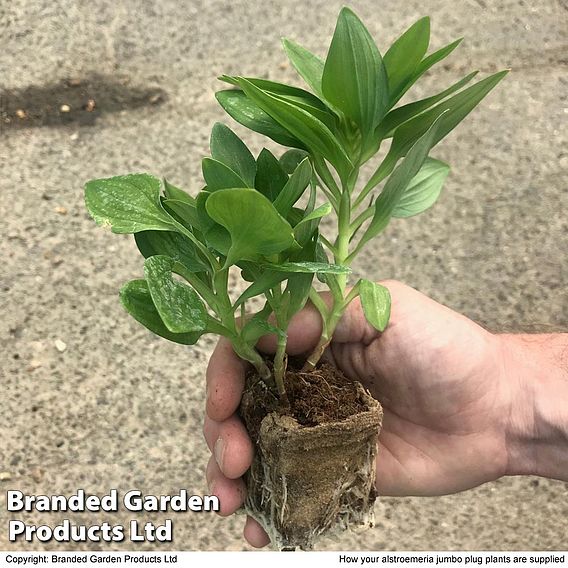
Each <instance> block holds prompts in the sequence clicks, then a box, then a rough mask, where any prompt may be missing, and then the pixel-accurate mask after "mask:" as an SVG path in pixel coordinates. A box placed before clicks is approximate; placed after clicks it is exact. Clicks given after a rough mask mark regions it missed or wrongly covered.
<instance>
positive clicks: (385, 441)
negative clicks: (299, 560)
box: [329, 282, 509, 495]
mask: <svg viewBox="0 0 568 568" xmlns="http://www.w3.org/2000/svg"><path fill="white" fill-rule="evenodd" d="M393 286H394V287H396V291H395V293H393V294H392V295H393V308H392V319H391V323H390V324H389V327H388V328H387V330H386V331H385V332H384V333H383V334H382V335H380V336H378V335H377V334H376V333H374V332H373V331H372V330H370V329H369V326H368V325H366V324H365V323H364V322H363V320H362V318H363V316H362V313H361V311H360V310H359V309H357V307H356V306H354V308H355V309H351V310H350V314H351V315H350V317H351V318H360V319H361V321H359V322H357V321H350V322H348V327H349V328H350V337H351V338H354V339H355V340H356V341H352V340H350V341H346V342H342V341H341V339H342V335H343V334H342V333H339V338H338V339H339V340H338V341H335V342H334V343H333V344H332V345H331V348H330V353H329V356H330V358H331V359H332V360H333V362H334V363H335V364H336V365H337V366H338V367H339V368H341V369H342V370H343V371H344V372H345V373H346V374H347V376H349V377H350V378H356V379H359V380H361V381H362V382H363V383H364V384H365V386H366V387H367V388H368V389H369V390H370V392H371V393H372V394H373V396H375V397H376V398H377V399H378V400H379V401H380V402H381V403H382V405H383V408H384V411H385V417H384V425H383V431H382V433H381V438H380V444H381V447H380V450H379V451H380V455H379V459H378V461H377V469H378V471H377V485H378V489H379V492H381V493H386V494H390V495H409V494H410V495H436V494H445V493H450V492H455V491H461V490H463V489H467V488H470V487H474V486H476V485H479V484H480V483H483V482H486V481H489V480H492V479H496V478H498V477H500V476H501V475H503V473H504V470H505V469H506V457H505V456H506V452H505V450H504V448H505V439H504V435H503V428H502V427H501V424H500V417H502V418H504V417H505V416H506V415H507V408H508V400H509V399H508V393H507V392H506V391H505V389H504V388H503V387H502V386H501V385H502V382H501V381H500V365H499V360H500V354H499V345H498V343H497V341H496V338H495V336H493V335H491V334H490V333H489V332H487V331H485V330H484V329H482V328H481V327H479V326H478V325H476V324H475V323H473V322H472V321H471V320H468V319H467V318H465V317H463V316H461V315H459V314H457V313H455V312H453V311H451V310H449V309H448V308H446V307H444V306H442V305H440V304H438V303H436V302H434V301H433V300H430V299H429V298H427V297H426V296H423V295H422V294H420V293H419V292H417V291H415V290H413V289H412V288H409V287H407V286H404V285H401V284H399V283H396V282H394V283H389V287H391V288H392V287H393ZM391 291H392V290H391ZM357 328H358V329H359V330H360V331H359V333H358V334H353V333H352V332H353V330H354V329H357Z"/></svg>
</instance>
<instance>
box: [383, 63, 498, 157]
mask: <svg viewBox="0 0 568 568" xmlns="http://www.w3.org/2000/svg"><path fill="white" fill-rule="evenodd" d="M507 73H508V71H500V72H499V73H495V74H494V75H491V76H489V77H487V78H485V79H483V80H482V81H479V82H478V83H475V84H474V85H472V86H471V87H468V88H467V89H464V90H463V91H461V92H459V93H457V94H456V95H454V96H453V97H450V98H449V99H447V100H445V101H443V102H441V103H439V104H438V105H436V106H435V107H433V108H431V109H430V110H428V111H426V112H424V113H422V114H419V115H418V116H416V117H415V118H413V119H411V120H409V121H408V122H406V123H404V124H403V125H402V126H400V127H399V128H397V129H396V131H395V133H394V137H393V141H392V146H391V148H390V150H389V154H390V153H397V154H398V155H404V154H405V153H406V152H407V151H408V150H409V149H410V147H411V146H412V144H414V142H415V140H417V139H418V138H419V137H420V136H422V135H423V134H424V133H425V132H426V131H427V130H428V129H429V128H430V127H431V126H432V124H433V123H434V122H435V121H436V120H437V119H438V117H440V123H439V126H438V128H437V133H436V137H435V139H434V144H437V143H438V142H439V141H440V140H441V139H442V138H444V137H445V136H446V135H447V134H448V133H449V132H451V131H452V130H453V129H454V128H455V127H456V126H457V125H458V124H459V123H460V122H461V121H462V120H463V119H464V118H465V117H466V116H467V115H468V114H469V113H470V112H471V111H472V110H473V109H474V108H475V107H476V106H477V105H478V104H479V103H480V102H481V101H482V100H483V98H484V97H485V96H486V95H487V94H488V93H489V92H490V91H491V90H492V89H493V88H494V87H495V86H496V85H497V84H498V83H499V81H501V79H502V78H503V77H504V76H505V75H506V74H507Z"/></svg>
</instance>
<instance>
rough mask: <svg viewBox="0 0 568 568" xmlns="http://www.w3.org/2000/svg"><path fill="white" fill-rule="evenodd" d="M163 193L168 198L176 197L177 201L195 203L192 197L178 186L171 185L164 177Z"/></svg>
mask: <svg viewBox="0 0 568 568" xmlns="http://www.w3.org/2000/svg"><path fill="white" fill-rule="evenodd" d="M164 194H165V196H166V197H167V198H168V199H177V200H178V201H183V202H184V203H189V204H190V205H194V204H195V199H193V197H191V195H189V193H186V192H185V191H183V190H182V189H180V188H179V187H176V186H175V185H172V184H171V183H170V182H169V181H168V180H167V179H166V178H164Z"/></svg>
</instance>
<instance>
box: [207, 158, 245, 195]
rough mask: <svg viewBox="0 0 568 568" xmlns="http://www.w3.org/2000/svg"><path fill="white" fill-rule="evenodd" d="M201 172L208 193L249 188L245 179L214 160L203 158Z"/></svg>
mask: <svg viewBox="0 0 568 568" xmlns="http://www.w3.org/2000/svg"><path fill="white" fill-rule="evenodd" d="M255 167H256V166H255ZM201 170H202V171H203V178H204V179H205V182H206V183H207V189H208V191H217V190H218V189H229V188H231V187H249V186H247V183H246V182H245V181H244V180H243V178H241V177H240V176H239V175H237V174H236V173H235V172H234V171H233V170H232V169H231V168H229V167H228V166H226V165H225V164H223V163H222V162H219V161H218V160H214V159H213V158H203V160H201Z"/></svg>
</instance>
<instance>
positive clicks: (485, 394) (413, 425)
mask: <svg viewBox="0 0 568 568" xmlns="http://www.w3.org/2000/svg"><path fill="white" fill-rule="evenodd" d="M383 284H384V285H386V286H387V287H388V288H389V290H390V292H391V296H392V314H391V320H390V323H389V325H388V327H387V329H386V330H385V331H384V332H383V333H379V332H377V331H376V330H375V329H373V328H372V327H371V326H369V324H367V322H366V320H365V318H364V316H363V313H362V310H361V306H360V303H359V301H358V300H355V301H354V302H352V304H351V305H350V306H349V308H348V309H347V311H346V312H345V314H344V316H343V318H342V320H341V322H340V323H339V325H338V326H337V328H336V330H335V333H334V336H333V341H332V343H331V344H330V346H329V348H328V350H327V352H326V354H325V357H326V358H327V360H328V361H330V362H332V363H333V364H335V365H336V366H337V367H338V368H339V369H341V370H342V371H343V373H344V374H345V375H346V376H347V377H348V378H350V379H357V380H360V381H361V382H362V383H363V384H364V385H365V386H366V387H367V388H368V389H369V391H370V392H371V394H372V395H373V396H375V397H376V398H377V399H378V400H379V401H380V402H381V404H382V405H383V408H384V423H383V430H382V432H381V434H380V439H379V453H378V459H377V489H378V492H379V494H383V495H440V494H447V493H452V492H456V491H461V490H464V489H468V488H471V487H475V486H476V485H479V484H481V483H484V482H486V481H490V480H493V479H496V478H498V477H500V476H502V475H504V474H505V473H506V471H507V464H508V454H507V439H506V432H507V424H506V423H507V420H508V419H509V417H510V406H511V400H512V396H513V394H512V387H511V386H510V384H509V383H508V382H507V381H505V380H503V373H502V368H503V364H502V359H503V357H502V353H501V351H502V346H501V343H500V341H499V340H498V339H497V337H498V336H495V335H493V334H491V333H489V332H488V331H486V330H484V329H483V328H481V327H480V326H478V325H477V324H475V323H474V322H472V321H471V320H469V319H467V318H466V317H464V316H462V315H460V314H458V313H456V312H454V311H452V310H450V309H449V308H447V307H445V306H442V305H440V304H438V303H436V302H435V301H433V300H431V299H429V298H428V297H426V296H424V295H423V294H421V293H419V292H417V291H416V290H414V289H412V288H410V287H408V286H405V285H404V284H401V283H399V282H394V281H389V282H385V283H383ZM320 333H321V320H320V316H319V314H318V313H317V311H316V310H315V309H314V308H313V307H312V306H307V307H306V308H305V309H304V310H303V311H302V312H300V313H299V314H297V315H296V317H295V318H294V319H293V320H292V323H291V325H290V328H289V341H288V352H289V353H290V354H291V355H301V354H303V353H309V352H310V351H311V349H313V348H314V347H315V346H316V344H317V341H318V339H319V336H320ZM259 348H260V349H261V350H263V351H266V352H273V351H274V348H275V342H274V339H273V338H271V337H266V338H263V339H262V340H261V342H260V344H259ZM245 371H246V363H244V362H243V361H241V360H240V359H238V358H237V357H236V355H235V354H234V352H233V350H232V348H231V345H230V343H228V341H226V340H223V339H222V340H221V341H220V342H219V344H218V346H217V348H216V349H215V352H214V354H213V356H212V357H211V361H210V363H209V368H208V370H207V387H208V389H207V391H208V395H207V407H206V412H207V416H206V419H205V424H204V434H205V439H206V441H207V444H208V446H209V448H210V449H211V451H212V452H213V456H212V458H211V459H210V461H209V464H208V467H207V479H208V483H209V486H210V490H211V492H212V493H214V494H215V495H217V496H218V497H219V499H220V501H221V504H222V509H221V514H222V515H229V514H231V513H233V512H234V511H236V510H237V509H238V508H239V507H240V505H241V504H242V502H243V498H244V495H245V486H244V483H243V481H242V480H241V479H240V477H241V476H242V475H243V474H244V472H245V471H246V470H247V469H248V467H249V466H250V464H251V461H252V455H253V447H252V443H251V441H250V439H249V438H248V435H247V433H246V430H245V428H244V426H243V425H242V423H241V422H240V420H239V419H238V417H237V416H236V414H235V412H236V410H237V408H238V405H239V402H240V399H241V394H242V391H243V387H244V381H245ZM245 537H246V538H247V540H248V541H249V542H250V543H251V544H252V545H253V546H264V545H265V544H267V543H268V539H267V536H266V534H265V533H264V531H263V530H262V529H261V528H260V526H259V525H258V524H257V523H256V522H254V521H252V519H248V520H247V523H246V525H245Z"/></svg>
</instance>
